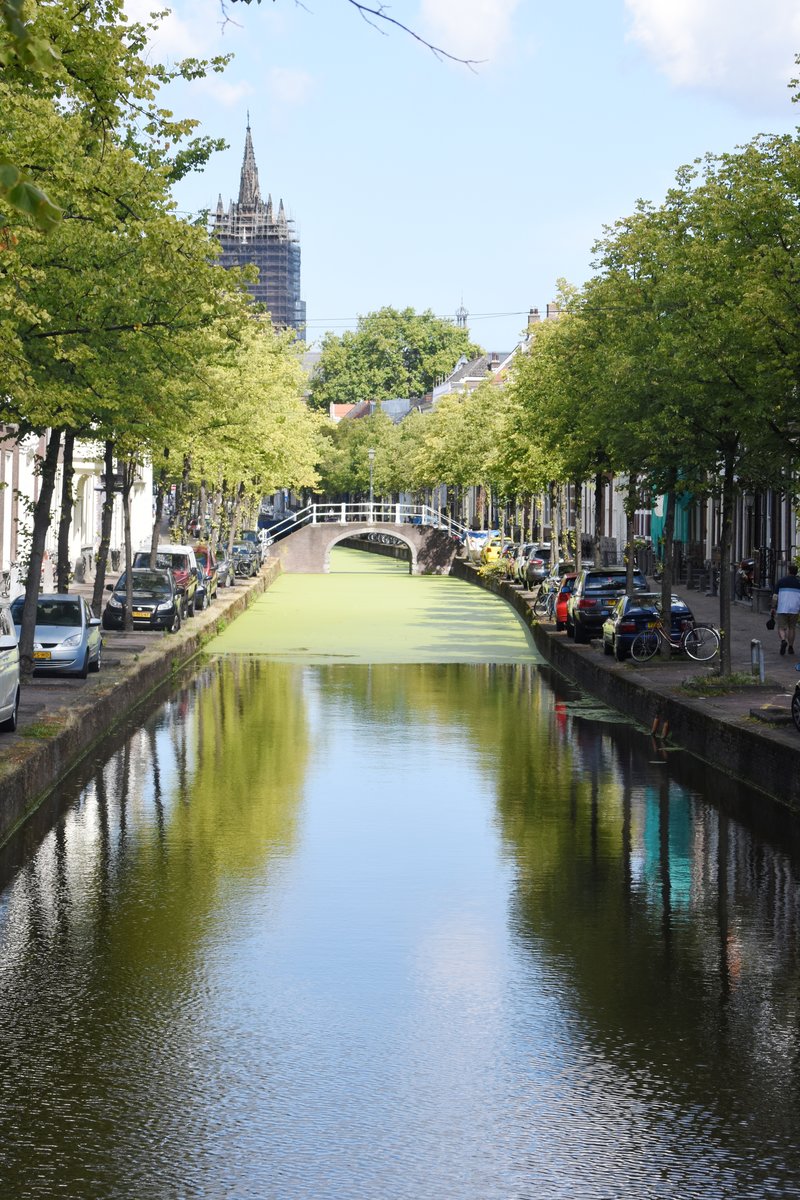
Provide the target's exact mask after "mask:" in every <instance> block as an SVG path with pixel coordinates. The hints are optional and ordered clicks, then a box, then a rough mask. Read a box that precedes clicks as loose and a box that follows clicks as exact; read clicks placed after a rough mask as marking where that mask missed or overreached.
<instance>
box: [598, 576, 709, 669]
mask: <svg viewBox="0 0 800 1200" xmlns="http://www.w3.org/2000/svg"><path fill="white" fill-rule="evenodd" d="M660 616H661V593H660V592H637V593H636V595H635V596H620V598H619V600H617V602H616V604H615V605H614V607H613V609H612V610H611V614H610V616H609V617H608V618H607V620H606V621H605V623H604V625H603V650H604V652H605V653H606V654H613V655H614V657H615V658H616V660H617V662H622V661H623V659H625V658H627V657H628V655H629V654H630V652H631V644H632V643H633V639H634V638H635V637H636V635H637V634H638V633H641V632H642V630H643V629H650V628H652V626H653V625H655V623H656V621H658V619H659V617H660ZM692 620H693V617H692V611H691V609H690V608H689V606H688V604H684V602H683V600H679V599H678V597H677V596H673V597H672V629H671V632H672V637H673V640H675V639H676V638H678V637H680V635H681V633H682V631H683V628H684V622H686V621H689V622H691V621H692Z"/></svg>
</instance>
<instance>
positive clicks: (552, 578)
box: [544, 558, 594, 586]
mask: <svg viewBox="0 0 800 1200" xmlns="http://www.w3.org/2000/svg"><path fill="white" fill-rule="evenodd" d="M593 566H594V560H593V559H591V558H583V559H581V570H582V571H589V570H591V568H592V567H593ZM573 572H575V563H574V562H573V560H572V559H569V558H557V559H556V560H555V562H551V563H550V567H549V569H548V572H547V576H546V577H545V581H544V582H545V584H547V585H548V586H550V585H555V584H557V583H560V582H561V580H562V579H563V577H564V576H565V575H569V574H572V573H573ZM576 574H577V572H576Z"/></svg>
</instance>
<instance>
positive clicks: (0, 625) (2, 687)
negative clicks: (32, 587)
mask: <svg viewBox="0 0 800 1200" xmlns="http://www.w3.org/2000/svg"><path fill="white" fill-rule="evenodd" d="M18 712H19V649H18V648H17V635H16V633H15V632H14V622H13V621H12V619H11V611H10V609H9V608H8V606H7V605H5V604H2V605H0V730H3V731H4V732H8V733H13V732H14V730H15V729H16V728H17V713H18Z"/></svg>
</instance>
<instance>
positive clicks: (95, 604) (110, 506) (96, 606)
mask: <svg viewBox="0 0 800 1200" xmlns="http://www.w3.org/2000/svg"><path fill="white" fill-rule="evenodd" d="M105 470H106V495H105V499H104V501H103V515H102V517H101V520H100V546H99V548H98V551H97V558H96V559H95V564H94V590H93V591H92V612H93V613H94V615H95V616H96V617H99V616H100V611H101V609H102V607H103V589H104V588H105V586H106V568H107V567H108V549H109V546H110V545H111V524H112V521H113V519H114V443H113V441H111V439H109V440H108V441H107V442H106V446H105Z"/></svg>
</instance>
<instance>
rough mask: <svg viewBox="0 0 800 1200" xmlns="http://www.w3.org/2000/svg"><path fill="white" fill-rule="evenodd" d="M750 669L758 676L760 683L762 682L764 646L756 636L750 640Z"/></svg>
mask: <svg viewBox="0 0 800 1200" xmlns="http://www.w3.org/2000/svg"><path fill="white" fill-rule="evenodd" d="M750 671H751V673H752V674H753V675H757V676H758V678H759V680H760V682H761V683H763V682H764V647H763V646H762V645H761V642H760V641H759V640H758V638H753V639H752V641H751V642H750Z"/></svg>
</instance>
